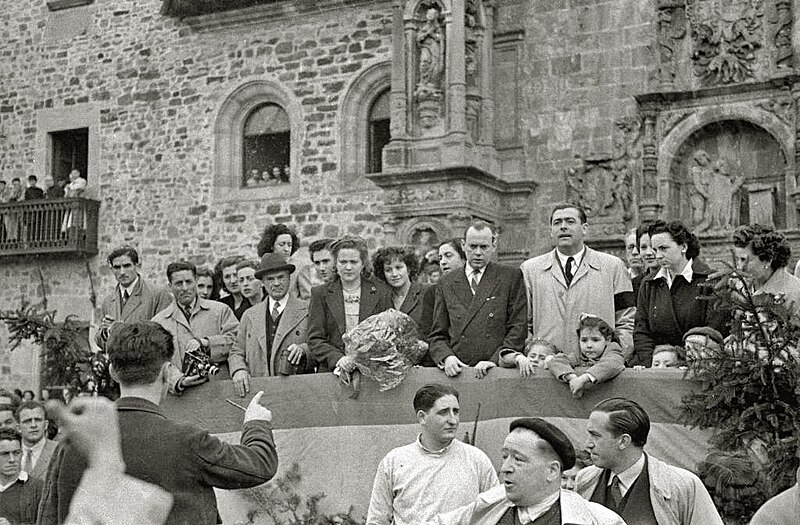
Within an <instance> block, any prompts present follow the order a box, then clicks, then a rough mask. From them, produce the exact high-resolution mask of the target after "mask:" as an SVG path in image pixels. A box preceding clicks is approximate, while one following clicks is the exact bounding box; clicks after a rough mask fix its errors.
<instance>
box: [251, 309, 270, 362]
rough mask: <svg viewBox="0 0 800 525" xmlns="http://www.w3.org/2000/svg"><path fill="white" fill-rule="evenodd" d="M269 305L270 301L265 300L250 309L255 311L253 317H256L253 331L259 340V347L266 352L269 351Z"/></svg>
mask: <svg viewBox="0 0 800 525" xmlns="http://www.w3.org/2000/svg"><path fill="white" fill-rule="evenodd" d="M268 304H269V299H267V298H264V300H263V301H261V302H260V303H258V304H257V305H255V306H251V307H250V308H252V309H253V316H254V317H255V319H254V322H253V324H252V325H251V326H252V327H253V329H254V330H253V331H254V333H255V336H256V339H258V346H260V347H261V350H262V351H264V352H266V350H267V305H268Z"/></svg>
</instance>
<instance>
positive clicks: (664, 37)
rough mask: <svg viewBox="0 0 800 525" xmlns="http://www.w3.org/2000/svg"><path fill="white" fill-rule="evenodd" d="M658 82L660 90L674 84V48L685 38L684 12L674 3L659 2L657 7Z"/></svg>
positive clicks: (675, 66)
mask: <svg viewBox="0 0 800 525" xmlns="http://www.w3.org/2000/svg"><path fill="white" fill-rule="evenodd" d="M657 17H658V36H657V43H658V50H659V52H658V59H659V65H658V80H659V84H660V86H661V88H662V89H670V88H672V87H673V85H674V82H675V73H676V68H677V64H676V56H675V55H676V53H675V51H676V48H677V47H678V46H679V45H680V41H681V40H682V39H683V37H684V36H686V10H685V8H684V6H683V5H681V4H679V3H678V4H677V5H676V2H674V1H664V0H662V1H661V2H659V5H658V12H657Z"/></svg>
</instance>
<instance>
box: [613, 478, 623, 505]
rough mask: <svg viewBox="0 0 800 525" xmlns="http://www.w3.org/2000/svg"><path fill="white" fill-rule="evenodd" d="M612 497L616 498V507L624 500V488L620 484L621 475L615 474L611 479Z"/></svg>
mask: <svg viewBox="0 0 800 525" xmlns="http://www.w3.org/2000/svg"><path fill="white" fill-rule="evenodd" d="M611 499H613V500H614V508H615V509H616V508H619V504H620V502H622V488H621V487H620V485H619V476H614V479H612V480H611Z"/></svg>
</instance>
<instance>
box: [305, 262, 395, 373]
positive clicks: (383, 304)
mask: <svg viewBox="0 0 800 525" xmlns="http://www.w3.org/2000/svg"><path fill="white" fill-rule="evenodd" d="M393 306H394V305H393V303H392V292H391V290H390V289H389V287H388V286H387V285H386V284H384V283H382V282H380V281H378V280H377V279H374V278H372V277H362V278H361V297H360V299H359V305H358V322H359V323H360V322H361V321H363V320H364V319H366V318H367V317H369V316H371V315H374V314H377V313H380V312H383V311H384V310H388V309H390V308H392V307H393ZM346 331H347V324H346V321H345V314H344V295H343V293H342V283H341V281H340V280H338V279H337V280H335V281H333V282H332V283H328V284H323V285H321V286H315V287H314V288H312V289H311V304H310V305H309V314H308V346H309V348H310V349H311V352H312V353H313V354H314V357H316V359H317V361H318V362H319V371H320V372H326V371H333V369H334V368H336V363H337V361H339V359H341V358H342V357H344V342H343V341H342V335H343V334H344V333H345V332H346Z"/></svg>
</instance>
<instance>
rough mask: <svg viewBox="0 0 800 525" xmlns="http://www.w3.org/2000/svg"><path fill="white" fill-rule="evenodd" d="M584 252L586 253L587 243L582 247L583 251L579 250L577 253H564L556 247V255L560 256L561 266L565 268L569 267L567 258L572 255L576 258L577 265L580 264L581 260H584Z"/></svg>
mask: <svg viewBox="0 0 800 525" xmlns="http://www.w3.org/2000/svg"><path fill="white" fill-rule="evenodd" d="M584 254H586V245H585V244H584V245H583V248H581V251H579V252H578V253H576V254H575V255H564V254H563V253H561V252H560V251H558V248H556V255H557V256H558V260H559V261H561V267H562V268H565V269H566V267H567V259H569V258H570V257H572V258H573V259H574V260H575V266H576V267H577V266H578V265H580V263H581V261H582V260H583V256H584Z"/></svg>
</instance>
